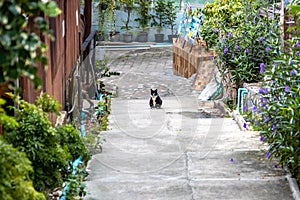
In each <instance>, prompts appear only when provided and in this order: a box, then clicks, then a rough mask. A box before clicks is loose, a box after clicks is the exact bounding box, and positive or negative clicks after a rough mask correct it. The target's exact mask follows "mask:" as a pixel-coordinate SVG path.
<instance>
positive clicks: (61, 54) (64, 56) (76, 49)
mask: <svg viewBox="0 0 300 200" xmlns="http://www.w3.org/2000/svg"><path fill="white" fill-rule="evenodd" d="M56 2H57V4H58V6H59V8H60V9H61V11H62V12H61V14H60V15H59V16H57V17H55V18H48V22H49V27H50V29H52V30H53V34H54V36H55V41H50V39H49V38H48V37H44V36H43V35H40V36H41V38H42V40H43V41H44V42H45V43H46V44H47V46H48V49H47V51H46V56H47V58H48V65H47V68H46V69H45V68H44V66H42V65H40V66H39V72H38V74H39V76H40V77H41V79H42V81H43V88H42V90H43V91H44V92H47V93H48V94H50V95H51V96H53V97H55V98H56V99H57V100H58V102H59V103H60V104H61V105H62V109H63V110H64V109H65V101H66V84H67V79H68V77H70V73H71V71H72V69H73V68H74V67H75V66H76V64H77V63H78V60H79V58H80V52H81V51H80V48H81V45H80V44H81V43H82V41H80V39H79V38H80V34H81V33H80V31H81V32H82V30H81V29H82V28H81V27H82V24H81V20H80V0H57V1H56ZM20 86H21V87H22V89H23V91H22V96H23V98H24V99H25V100H27V101H29V102H31V103H33V102H34V100H35V98H36V96H37V95H39V93H40V92H41V91H35V90H34V89H33V87H32V84H31V83H30V81H28V80H27V79H22V78H21V79H20Z"/></svg>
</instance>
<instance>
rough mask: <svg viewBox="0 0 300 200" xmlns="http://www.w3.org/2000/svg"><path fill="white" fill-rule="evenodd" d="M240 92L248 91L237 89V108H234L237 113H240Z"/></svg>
mask: <svg viewBox="0 0 300 200" xmlns="http://www.w3.org/2000/svg"><path fill="white" fill-rule="evenodd" d="M242 91H247V92H248V90H247V89H246V88H239V89H238V99H237V107H236V111H237V112H240V100H241V92H242Z"/></svg>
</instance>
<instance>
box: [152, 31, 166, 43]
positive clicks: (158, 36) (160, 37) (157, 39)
mask: <svg viewBox="0 0 300 200" xmlns="http://www.w3.org/2000/svg"><path fill="white" fill-rule="evenodd" d="M154 37H155V42H163V41H164V37H165V35H164V34H161V33H159V34H155V35H154Z"/></svg>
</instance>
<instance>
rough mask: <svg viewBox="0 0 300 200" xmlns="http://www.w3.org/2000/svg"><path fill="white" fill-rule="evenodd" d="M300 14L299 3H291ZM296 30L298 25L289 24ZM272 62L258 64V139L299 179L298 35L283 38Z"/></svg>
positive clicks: (299, 104) (256, 109)
mask: <svg viewBox="0 0 300 200" xmlns="http://www.w3.org/2000/svg"><path fill="white" fill-rule="evenodd" d="M291 10H293V11H295V12H297V13H298V15H299V14H300V7H299V5H298V6H296V7H292V9H291ZM292 30H293V32H294V33H299V30H300V27H299V26H298V27H293V28H292ZM285 42H286V43H285V47H284V49H282V50H281V51H280V53H279V54H278V55H277V56H276V57H275V58H274V60H273V62H272V63H270V64H269V65H266V66H265V68H261V73H263V75H264V76H265V79H266V80H267V81H265V82H264V84H263V86H262V87H261V88H260V90H259V93H260V96H261V98H260V102H259V104H258V105H255V106H254V107H253V108H252V112H253V113H254V118H253V119H255V121H253V124H255V125H257V126H259V127H260V130H261V131H260V134H261V140H262V141H264V142H266V143H268V144H269V148H268V151H267V153H266V157H270V158H272V157H277V158H279V161H280V163H281V164H283V165H286V166H288V168H289V169H290V171H291V173H292V175H293V176H294V177H296V178H297V179H298V181H300V112H299V110H300V56H299V52H300V38H298V35H296V36H295V37H294V38H292V39H290V40H288V41H285Z"/></svg>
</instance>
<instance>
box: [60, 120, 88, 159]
mask: <svg viewBox="0 0 300 200" xmlns="http://www.w3.org/2000/svg"><path fill="white" fill-rule="evenodd" d="M56 131H57V135H58V140H59V141H60V144H61V145H62V146H64V147H66V148H67V149H68V151H69V152H70V154H71V161H74V160H75V159H77V158H78V157H80V156H81V157H82V160H83V161H88V160H89V159H90V154H89V151H88V150H87V148H86V147H85V145H84V143H83V141H82V138H81V137H80V132H79V131H78V130H77V129H76V128H75V127H74V126H73V125H70V124H67V125H62V126H58V127H57V128H56Z"/></svg>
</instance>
